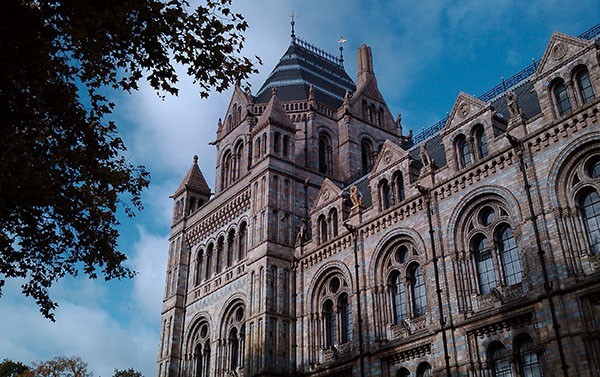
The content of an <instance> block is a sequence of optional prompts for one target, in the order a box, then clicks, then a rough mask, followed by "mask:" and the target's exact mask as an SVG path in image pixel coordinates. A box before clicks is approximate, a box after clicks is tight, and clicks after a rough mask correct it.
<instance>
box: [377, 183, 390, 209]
mask: <svg viewBox="0 0 600 377" xmlns="http://www.w3.org/2000/svg"><path fill="white" fill-rule="evenodd" d="M379 195H380V197H381V199H380V200H381V210H382V211H383V210H386V209H388V208H390V207H391V206H392V192H391V191H390V185H389V184H388V181H387V179H383V180H381V182H379Z"/></svg>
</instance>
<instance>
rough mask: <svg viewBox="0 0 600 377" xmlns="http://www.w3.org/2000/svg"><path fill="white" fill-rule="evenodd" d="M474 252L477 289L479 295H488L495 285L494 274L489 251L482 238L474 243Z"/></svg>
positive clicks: (485, 241)
mask: <svg viewBox="0 0 600 377" xmlns="http://www.w3.org/2000/svg"><path fill="white" fill-rule="evenodd" d="M474 249H475V250H474V251H475V257H476V263H477V275H478V276H479V288H480V289H481V293H483V294H485V293H490V291H491V290H492V288H494V287H495V286H496V285H497V284H496V273H495V272H494V262H493V258H492V253H491V251H490V250H489V249H488V248H487V240H486V239H485V238H484V237H481V238H479V239H478V240H477V241H475V244H474Z"/></svg>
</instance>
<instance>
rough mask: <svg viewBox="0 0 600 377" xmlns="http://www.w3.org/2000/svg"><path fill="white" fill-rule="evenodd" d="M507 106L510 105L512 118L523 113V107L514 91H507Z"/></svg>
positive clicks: (509, 109)
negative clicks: (520, 105)
mask: <svg viewBox="0 0 600 377" xmlns="http://www.w3.org/2000/svg"><path fill="white" fill-rule="evenodd" d="M506 107H508V113H509V114H510V117H511V118H514V117H516V116H519V115H522V113H521V108H520V107H519V103H518V102H517V95H516V94H515V92H513V91H510V92H507V93H506Z"/></svg>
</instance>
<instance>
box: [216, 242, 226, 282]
mask: <svg viewBox="0 0 600 377" xmlns="http://www.w3.org/2000/svg"><path fill="white" fill-rule="evenodd" d="M224 243H225V239H224V238H223V236H221V237H220V238H219V240H218V241H217V253H216V255H215V272H216V273H217V274H218V273H219V272H221V268H222V267H223V263H222V259H223V244H224Z"/></svg>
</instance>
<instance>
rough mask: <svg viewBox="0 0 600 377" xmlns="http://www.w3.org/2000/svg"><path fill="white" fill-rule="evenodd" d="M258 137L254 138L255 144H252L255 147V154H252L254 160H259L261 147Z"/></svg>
mask: <svg viewBox="0 0 600 377" xmlns="http://www.w3.org/2000/svg"><path fill="white" fill-rule="evenodd" d="M260 144H261V143H260V136H259V137H257V138H256V142H255V143H254V145H256V153H254V158H255V159H256V160H258V159H260V156H261V154H260V150H261V145H260Z"/></svg>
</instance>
